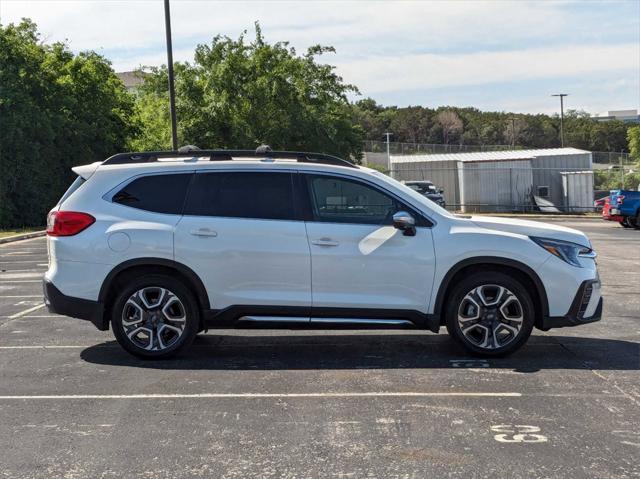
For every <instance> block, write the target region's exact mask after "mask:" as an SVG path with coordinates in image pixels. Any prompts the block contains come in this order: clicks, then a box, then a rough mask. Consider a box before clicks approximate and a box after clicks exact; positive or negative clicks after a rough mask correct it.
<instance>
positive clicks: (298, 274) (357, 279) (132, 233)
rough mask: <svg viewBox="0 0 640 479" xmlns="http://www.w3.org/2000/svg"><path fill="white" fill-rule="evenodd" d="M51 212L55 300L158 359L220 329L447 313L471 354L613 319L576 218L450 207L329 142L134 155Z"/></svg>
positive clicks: (430, 322) (88, 169) (418, 324)
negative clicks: (324, 145) (536, 218)
mask: <svg viewBox="0 0 640 479" xmlns="http://www.w3.org/2000/svg"><path fill="white" fill-rule="evenodd" d="M73 171H74V172H75V173H76V174H77V175H78V177H77V179H76V180H75V182H74V183H73V184H72V185H71V187H70V188H69V190H68V191H67V192H66V193H65V194H64V195H63V197H62V198H61V199H60V201H59V203H58V204H57V205H56V206H55V207H54V208H53V209H52V210H51V212H50V213H49V217H48V227H47V234H48V250H49V269H48V271H47V272H46V274H45V277H44V295H45V301H46V304H47V306H48V308H49V311H51V312H53V313H58V314H63V315H67V316H72V317H75V318H80V319H85V320H89V321H91V322H92V323H93V324H94V325H95V326H96V327H97V328H98V329H100V330H107V329H109V327H111V328H112V330H113V334H114V335H115V337H116V339H117V341H118V342H119V343H120V345H121V346H122V347H123V348H124V349H125V350H127V351H128V352H130V353H132V354H134V355H136V356H140V357H145V358H165V357H168V356H170V355H173V354H176V353H178V352H182V351H184V350H186V349H187V348H188V347H189V345H190V344H191V342H192V341H193V339H194V337H195V336H196V335H197V334H198V333H199V332H201V331H206V330H207V329H211V328H229V327H234V326H240V325H243V324H244V325H246V324H254V325H256V324H259V325H266V326H273V325H276V324H279V325H282V324H283V323H284V324H291V323H296V324H297V325H307V326H317V325H320V324H321V325H324V326H325V327H326V326H327V325H329V326H331V325H352V326H353V325H367V326H368V327H371V326H373V327H380V328H384V327H398V326H404V327H412V328H422V329H428V330H430V331H433V332H434V333H437V332H438V331H439V330H440V328H441V327H442V326H446V328H447V331H448V332H449V334H450V335H451V337H453V338H454V340H455V341H457V342H458V343H460V344H461V345H462V346H463V347H464V348H466V349H467V350H468V351H469V352H471V353H475V354H479V355H486V356H498V355H505V354H508V353H511V352H513V351H515V350H517V349H518V348H519V347H521V346H522V345H523V344H524V343H525V342H526V341H527V339H528V337H529V335H530V334H531V331H532V329H533V328H534V327H536V328H538V329H541V330H545V331H546V330H548V329H550V328H556V327H564V326H576V325H581V324H585V323H590V322H593V321H597V320H599V319H600V317H601V312H602V298H601V294H600V281H599V277H598V272H597V269H596V262H595V253H594V251H593V250H592V248H591V243H590V241H589V239H588V238H587V237H586V236H585V235H584V234H583V233H581V232H580V231H576V230H573V229H569V228H564V227H560V226H553V225H549V224H544V223H537V222H530V221H521V220H515V219H503V218H491V217H461V216H454V215H452V214H451V213H449V212H447V211H446V210H445V209H443V208H441V207H439V206H438V205H437V204H435V203H434V202H432V201H430V200H429V199H427V198H426V197H425V196H423V195H421V194H420V193H418V192H416V191H414V190H413V189H411V188H410V187H408V186H405V185H403V184H401V183H399V182H398V181H396V180H394V179H392V178H390V177H388V176H386V175H384V174H382V173H379V172H377V171H374V170H371V169H368V168H363V167H360V166H357V165H354V164H352V163H350V162H348V161H346V160H342V159H340V158H336V157H333V156H329V155H324V154H318V153H302V152H286V151H285V152H278V151H271V149H269V148H268V147H265V148H263V147H261V148H259V149H258V150H255V151H253V150H247V151H245V150H243V151H230V150H198V149H197V148H195V147H185V148H182V149H180V150H178V151H171V152H144V153H121V154H117V155H114V156H112V157H110V158H108V159H107V160H105V161H103V162H98V163H93V164H89V165H84V166H78V167H75V168H73Z"/></svg>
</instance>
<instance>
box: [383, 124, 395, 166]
mask: <svg viewBox="0 0 640 479" xmlns="http://www.w3.org/2000/svg"><path fill="white" fill-rule="evenodd" d="M392 135H393V133H389V132H386V133H385V134H384V136H386V137H387V140H386V143H387V170H389V171H391V154H390V153H389V137H391V136H392Z"/></svg>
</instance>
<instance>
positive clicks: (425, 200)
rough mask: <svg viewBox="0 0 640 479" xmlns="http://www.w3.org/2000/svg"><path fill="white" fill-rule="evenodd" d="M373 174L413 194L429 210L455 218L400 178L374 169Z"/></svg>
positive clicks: (410, 194)
mask: <svg viewBox="0 0 640 479" xmlns="http://www.w3.org/2000/svg"><path fill="white" fill-rule="evenodd" d="M371 174H374V175H376V177H377V178H380V179H381V180H383V181H384V182H386V183H388V184H390V185H391V186H393V187H395V188H399V189H400V190H402V191H404V192H405V193H406V194H407V195H409V196H411V198H413V199H414V200H415V201H416V202H418V203H420V204H421V205H423V206H425V207H426V208H427V211H433V212H435V213H436V214H439V215H442V216H447V217H449V218H454V215H453V214H451V213H449V212H448V211H447V210H445V209H444V208H443V207H442V206H440V205H438V204H436V203H434V202H433V201H431V200H430V199H428V198H427V197H426V196H423V195H421V194H420V193H418V192H417V191H416V190H414V189H413V188H411V187H409V185H405V184H404V183H401V182H399V181H398V180H395V179H393V178H391V177H390V176H387V175H385V174H383V173H380V172H379V171H372V172H371Z"/></svg>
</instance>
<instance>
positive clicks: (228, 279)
mask: <svg viewBox="0 0 640 479" xmlns="http://www.w3.org/2000/svg"><path fill="white" fill-rule="evenodd" d="M175 258H176V261H179V262H181V263H183V264H185V265H187V266H189V267H190V268H191V269H193V270H194V271H195V272H196V273H197V274H198V276H200V278H201V279H202V281H203V283H204V285H205V288H206V290H207V293H208V295H209V300H210V303H211V307H212V308H213V309H218V310H220V309H224V308H227V307H229V306H235V305H259V306H299V307H306V308H308V307H309V306H310V305H311V264H310V263H311V260H310V253H309V245H308V243H307V237H306V230H305V225H304V222H303V221H299V220H297V219H296V213H295V208H294V201H293V177H292V173H291V172H288V171H278V172H276V171H247V170H244V171H228V170H225V171H211V170H209V171H199V172H197V173H196V174H195V176H194V180H193V183H192V185H191V187H190V191H189V194H188V197H187V201H186V205H185V210H184V216H183V217H182V219H181V220H180V222H179V223H178V225H177V227H176V232H175ZM275 313H276V312H275V311H274V312H272V313H271V314H275Z"/></svg>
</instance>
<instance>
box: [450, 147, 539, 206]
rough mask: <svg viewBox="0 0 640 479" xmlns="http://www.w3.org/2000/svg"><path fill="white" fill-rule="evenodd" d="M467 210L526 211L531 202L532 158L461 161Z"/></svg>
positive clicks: (461, 189) (460, 182) (464, 199)
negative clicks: (530, 159)
mask: <svg viewBox="0 0 640 479" xmlns="http://www.w3.org/2000/svg"><path fill="white" fill-rule="evenodd" d="M458 177H459V184H460V200H461V201H460V203H462V205H463V206H462V211H463V212H464V213H473V212H501V211H524V210H526V209H528V207H529V206H530V205H531V188H532V184H533V173H532V169H531V163H530V162H529V160H513V161H478V162H468V161H467V162H459V163H458Z"/></svg>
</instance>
